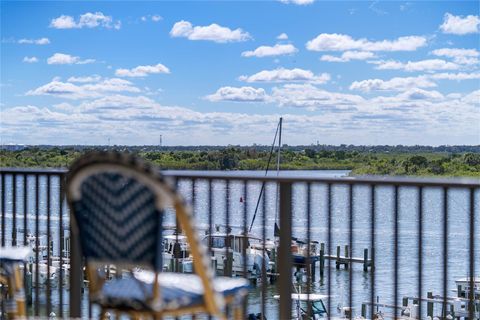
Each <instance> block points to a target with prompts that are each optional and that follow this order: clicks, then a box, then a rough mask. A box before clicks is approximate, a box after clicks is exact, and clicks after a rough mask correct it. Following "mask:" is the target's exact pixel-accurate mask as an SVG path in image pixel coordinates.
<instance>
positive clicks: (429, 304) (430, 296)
mask: <svg viewBox="0 0 480 320" xmlns="http://www.w3.org/2000/svg"><path fill="white" fill-rule="evenodd" d="M427 298H428V299H433V293H431V292H427ZM427 317H432V318H433V302H430V301H429V302H427Z"/></svg>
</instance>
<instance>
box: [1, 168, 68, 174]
mask: <svg viewBox="0 0 480 320" xmlns="http://www.w3.org/2000/svg"><path fill="white" fill-rule="evenodd" d="M67 172H68V169H67V168H20V167H18V168H11V167H0V173H3V174H5V173H6V174H14V173H15V174H65V173H67Z"/></svg>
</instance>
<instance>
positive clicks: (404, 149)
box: [0, 144, 480, 153]
mask: <svg viewBox="0 0 480 320" xmlns="http://www.w3.org/2000/svg"><path fill="white" fill-rule="evenodd" d="M32 148H38V149H41V150H49V149H57V148H60V149H63V150H75V151H85V150H91V149H101V150H108V149H115V150H125V151H129V152H141V151H144V152H148V151H220V150H224V149H229V148H235V149H239V150H252V149H255V150H257V151H269V150H270V148H271V146H270V145H259V144H254V145H251V146H241V145H228V146H163V147H160V146H158V145H145V146H123V145H115V146H106V145H97V146H89V145H66V146H54V145H35V146H28V145H1V146H0V149H2V150H10V151H12V150H22V149H32ZM282 149H283V150H290V151H297V152H301V151H304V150H306V149H312V150H315V151H357V152H374V153H378V152H380V153H392V152H393V153H425V152H427V153H430V152H445V153H467V152H473V153H480V145H476V146H472V145H465V146H463V145H458V146H449V145H444V146H437V147H433V146H421V145H417V146H404V145H396V146H391V145H376V146H356V145H352V144H350V145H347V144H341V145H338V146H335V145H326V144H317V145H313V144H312V145H298V146H289V145H286V144H284V145H283V146H282Z"/></svg>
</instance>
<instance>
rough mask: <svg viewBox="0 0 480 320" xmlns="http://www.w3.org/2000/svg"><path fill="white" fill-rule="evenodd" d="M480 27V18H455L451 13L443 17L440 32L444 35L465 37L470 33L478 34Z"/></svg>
mask: <svg viewBox="0 0 480 320" xmlns="http://www.w3.org/2000/svg"><path fill="white" fill-rule="evenodd" d="M479 26H480V18H479V17H478V16H475V15H468V16H466V17H463V16H454V15H453V14H451V13H446V14H445V16H444V17H443V24H442V25H441V26H440V30H442V31H443V33H449V34H456V35H465V34H469V33H478V32H479V30H480V29H479Z"/></svg>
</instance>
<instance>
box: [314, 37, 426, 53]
mask: <svg viewBox="0 0 480 320" xmlns="http://www.w3.org/2000/svg"><path fill="white" fill-rule="evenodd" d="M426 44H427V39H426V38H425V37H420V36H406V37H400V38H397V39H395V40H382V41H369V40H367V39H365V38H361V39H358V40H356V39H353V38H352V37H351V36H349V35H346V34H337V33H322V34H319V35H318V36H317V37H316V38H314V39H312V40H310V41H308V42H307V44H306V47H307V49H308V50H312V51H346V50H361V51H415V50H417V49H418V48H420V47H423V46H424V45H426Z"/></svg>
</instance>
